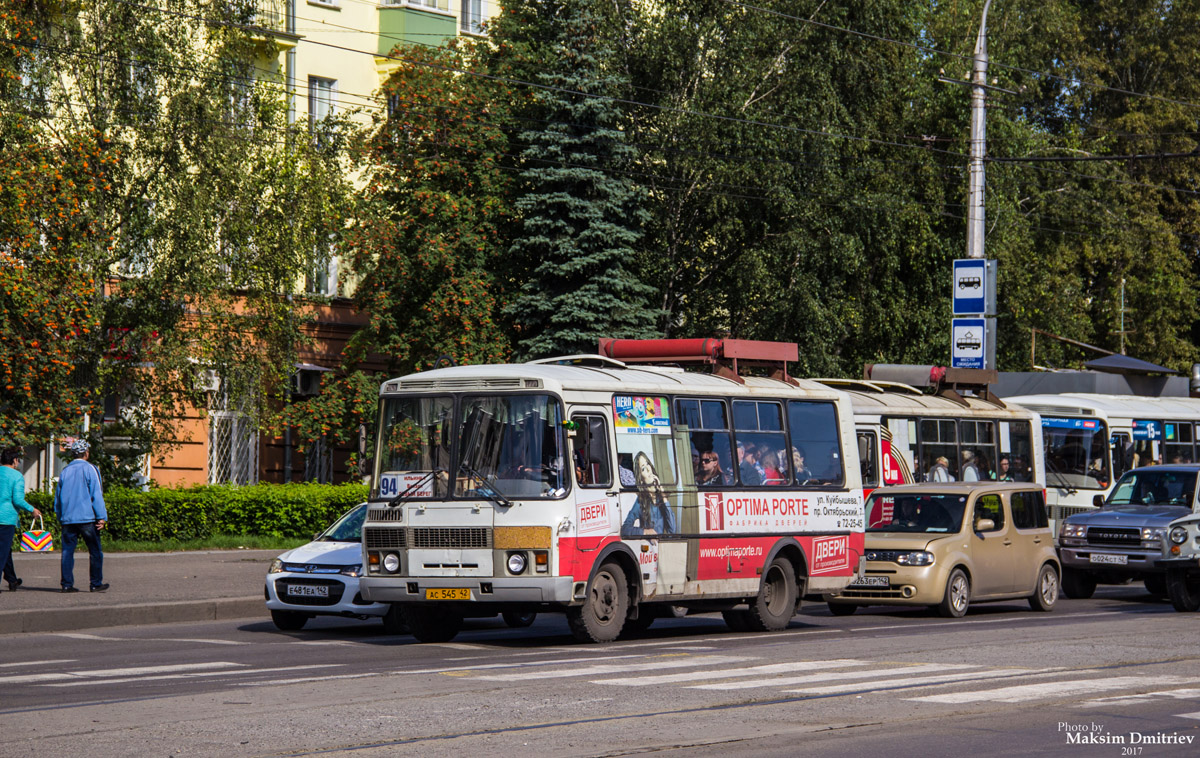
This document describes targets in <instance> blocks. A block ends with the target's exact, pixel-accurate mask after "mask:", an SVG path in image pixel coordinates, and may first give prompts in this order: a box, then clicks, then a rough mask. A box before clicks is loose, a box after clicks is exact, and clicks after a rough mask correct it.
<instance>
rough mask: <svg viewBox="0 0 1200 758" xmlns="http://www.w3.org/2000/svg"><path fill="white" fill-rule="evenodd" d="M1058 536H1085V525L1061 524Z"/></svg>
mask: <svg viewBox="0 0 1200 758" xmlns="http://www.w3.org/2000/svg"><path fill="white" fill-rule="evenodd" d="M1059 536H1060V537H1086V536H1087V527H1086V526H1084V525H1083V524H1063V528H1062V531H1061V532H1060V533H1059Z"/></svg>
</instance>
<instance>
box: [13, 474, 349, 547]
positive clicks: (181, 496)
mask: <svg viewBox="0 0 1200 758" xmlns="http://www.w3.org/2000/svg"><path fill="white" fill-rule="evenodd" d="M25 499H26V500H28V501H29V504H30V505H32V506H34V507H36V508H38V509H39V510H40V511H41V512H42V514H43V516H44V517H45V520H46V528H47V529H49V530H50V532H51V533H53V534H54V537H55V541H56V544H55V547H57V546H58V544H57V542H58V540H59V539H60V536H59V535H61V534H62V529H61V528H60V526H59V523H58V520H57V519H56V518H55V517H54V502H53V498H52V497H51V496H50V495H49V494H48V493H45V492H29V493H26V495H25ZM366 499H367V487H366V486H365V485H362V484H336V485H335V484H256V485H253V486H249V487H233V486H228V485H204V486H200V487H189V488H187V489H151V490H148V491H146V492H142V491H141V490H131V489H125V488H123V487H109V488H108V489H107V490H106V491H105V492H104V503H105V505H106V506H107V508H108V527H107V528H106V533H107V535H108V536H109V537H111V538H112V539H115V540H141V541H154V540H166V539H173V540H195V539H204V538H209V537H213V536H215V535H218V534H233V535H237V534H241V535H258V536H264V537H288V538H293V537H295V538H304V539H309V538H311V537H312V535H313V533H314V532H319V531H321V530H322V529H324V528H325V527H327V526H329V524H330V522H332V521H333V520H334V519H336V518H337V517H338V516H340V515H342V513H344V512H345V511H346V510H348V509H349V508H350V507H352V506H354V505H357V504H358V503H361V502H363V501H364V500H366ZM22 523H24V521H23V522H22ZM23 529H24V527H22V530H23ZM19 531H20V530H19ZM18 536H19V535H18Z"/></svg>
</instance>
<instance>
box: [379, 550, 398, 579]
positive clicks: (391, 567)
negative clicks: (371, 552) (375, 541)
mask: <svg viewBox="0 0 1200 758" xmlns="http://www.w3.org/2000/svg"><path fill="white" fill-rule="evenodd" d="M383 570H384V571H386V572H388V573H389V574H394V573H396V572H397V571H399V570H400V556H398V555H396V554H395V553H388V554H387V555H385V556H383Z"/></svg>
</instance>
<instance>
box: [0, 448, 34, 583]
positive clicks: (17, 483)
mask: <svg viewBox="0 0 1200 758" xmlns="http://www.w3.org/2000/svg"><path fill="white" fill-rule="evenodd" d="M20 460H21V452H20V451H19V450H5V451H4V452H3V453H0V566H3V567H4V581H6V582H8V588H9V589H10V590H15V589H16V588H17V587H20V586H21V580H20V579H18V578H17V569H16V566H14V565H13V559H12V543H13V537H15V536H16V535H17V527H18V526H20V525H21V515H20V514H19V513H18V512H17V510H18V509H20V510H22V511H26V512H28V513H32V514H33V517H34V518H37V517H39V516H41V515H42V512H41V511H39V510H38V509H37V508H34V507H33V506H32V505H30V504H29V503H27V502H26V501H25V477H23V476H21V472H20V471H17V465H18V464H19V462H20Z"/></svg>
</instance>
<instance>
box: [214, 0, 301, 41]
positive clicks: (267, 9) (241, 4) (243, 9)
mask: <svg viewBox="0 0 1200 758" xmlns="http://www.w3.org/2000/svg"><path fill="white" fill-rule="evenodd" d="M228 2H229V5H230V8H231V10H232V11H233V16H234V17H235V18H236V19H237V21H238V22H239V23H242V24H245V25H247V26H252V27H255V28H257V29H262V30H263V31H266V32H273V33H276V34H288V35H294V34H295V33H296V25H295V20H294V19H293V18H292V14H291V10H292V7H291V6H292V2H291V0H228Z"/></svg>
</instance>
